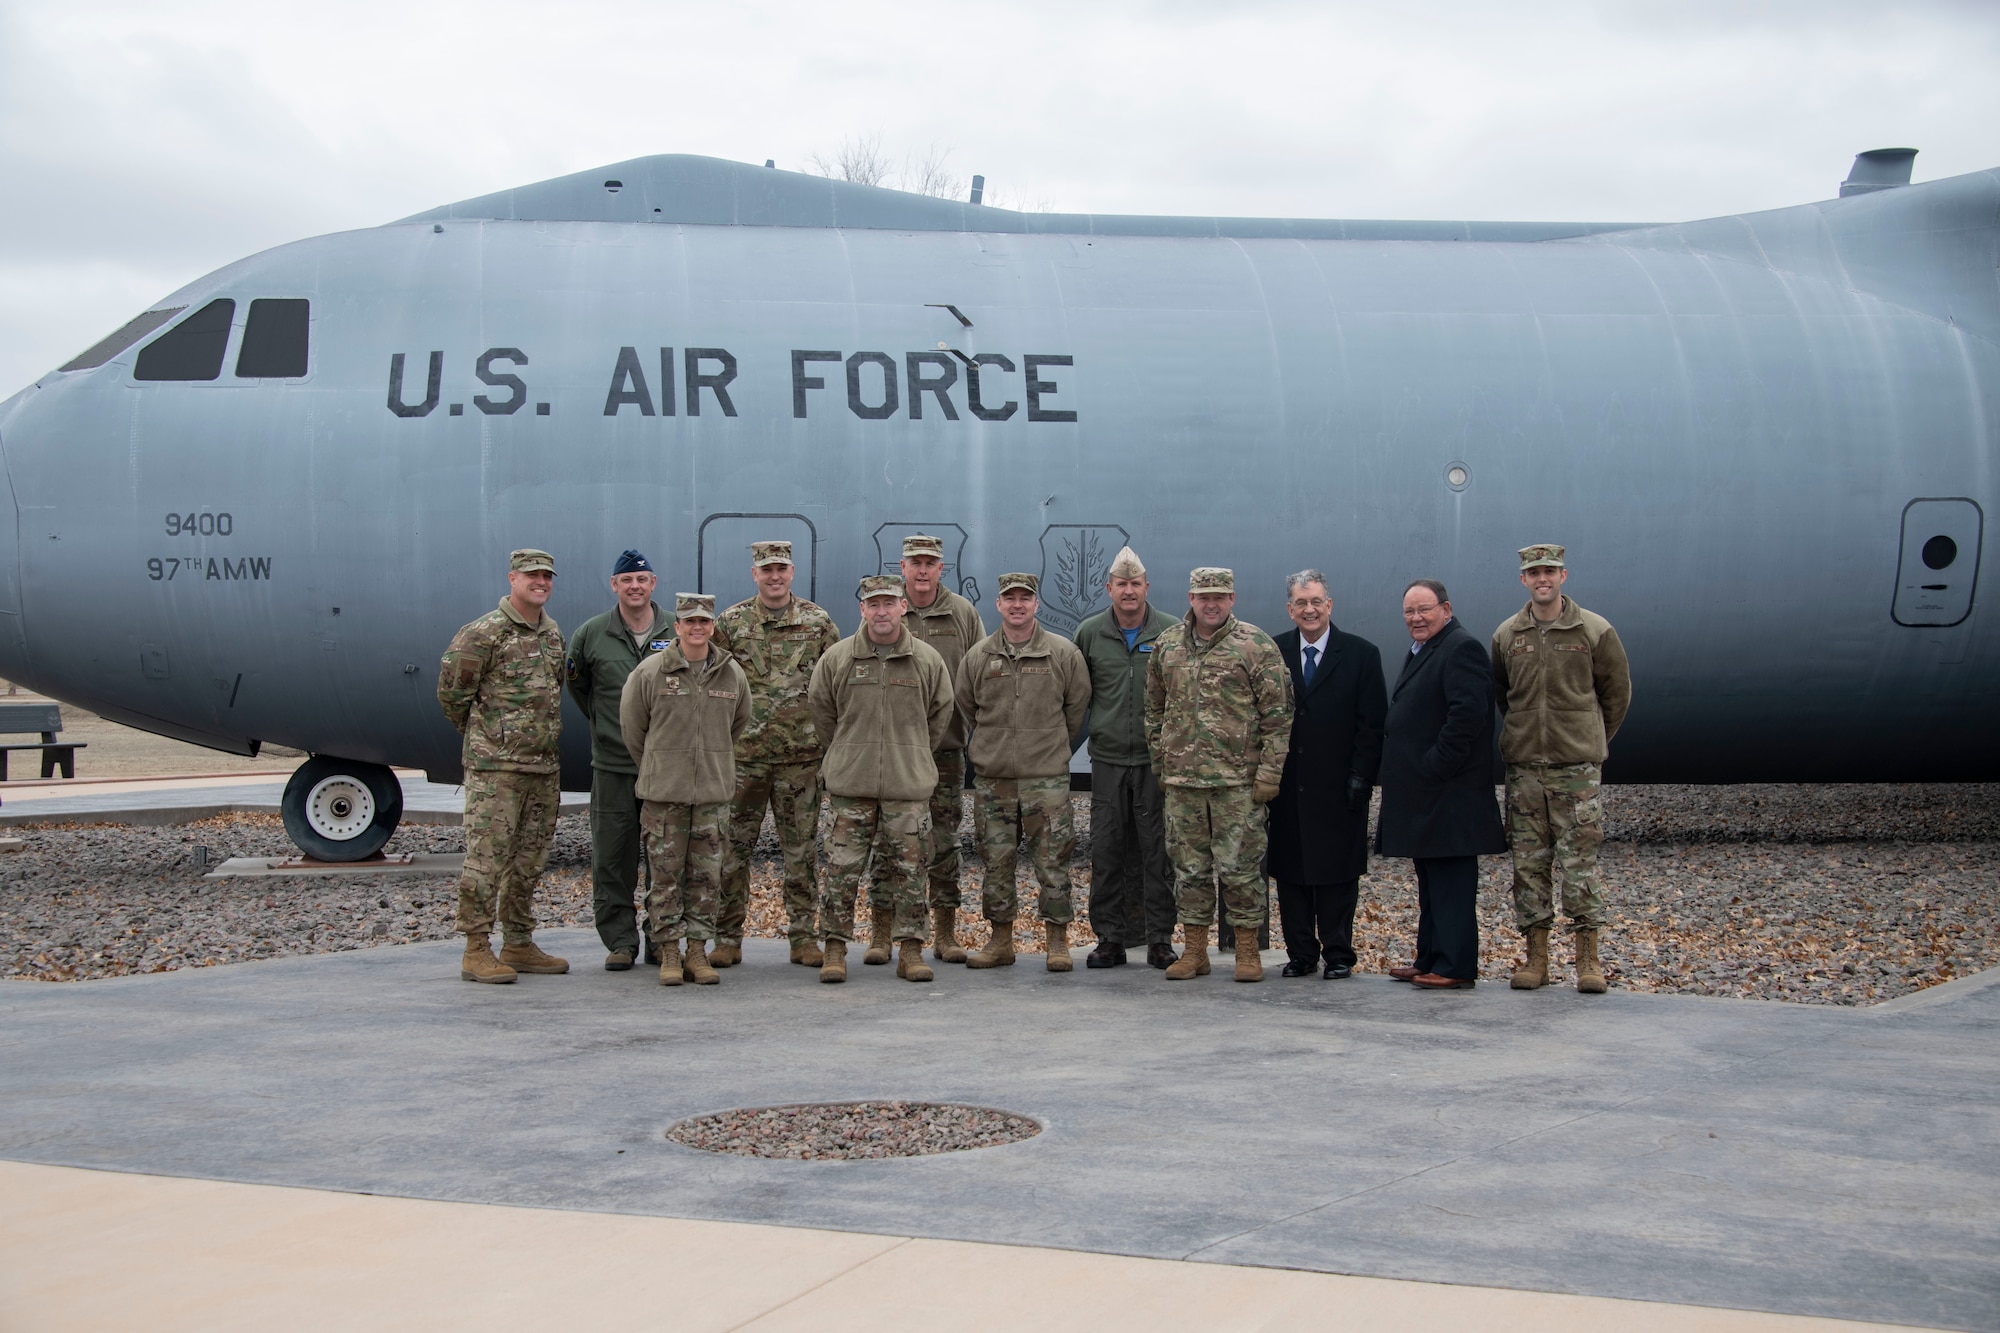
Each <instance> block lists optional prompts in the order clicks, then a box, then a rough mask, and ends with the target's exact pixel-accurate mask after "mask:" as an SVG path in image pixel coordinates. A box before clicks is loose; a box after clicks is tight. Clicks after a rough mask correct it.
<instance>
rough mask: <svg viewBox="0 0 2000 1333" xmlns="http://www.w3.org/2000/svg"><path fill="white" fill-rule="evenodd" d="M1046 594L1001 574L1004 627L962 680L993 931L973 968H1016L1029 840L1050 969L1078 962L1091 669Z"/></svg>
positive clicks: (969, 658)
mask: <svg viewBox="0 0 2000 1333" xmlns="http://www.w3.org/2000/svg"><path fill="white" fill-rule="evenodd" d="M1039 593H1040V580H1039V579H1037V578H1036V577H1035V576H1034V575H1033V574H1002V575H1001V576H1000V591H999V595H998V599H997V605H998V608H999V611H1000V628H999V629H997V630H995V631H994V632H993V633H992V634H990V635H988V636H987V637H986V638H983V639H981V640H980V641H979V642H978V643H976V644H974V645H973V646H972V650H971V651H970V652H968V653H966V655H965V660H963V661H962V662H960V663H959V664H958V674H957V676H956V678H955V679H954V682H953V688H952V693H953V695H954V697H955V698H956V699H957V702H958V711H959V714H960V715H961V716H962V717H963V718H964V720H965V722H966V723H967V725H968V726H969V727H970V728H971V731H972V750H971V758H972V766H973V770H974V772H975V774H976V776H975V777H974V779H973V782H974V785H975V786H976V788H977V790H976V792H975V793H974V795H973V802H974V804H973V825H974V827H975V828H976V829H977V830H978V837H979V848H980V852H981V854H982V855H983V856H984V858H985V860H986V887H985V894H984V897H985V903H984V908H985V915H986V920H987V921H988V922H989V923H990V924H991V925H992V928H993V935H992V938H991V939H989V940H988V941H987V944H986V947H985V948H984V949H981V950H979V951H978V952H976V953H973V954H971V955H969V956H968V957H967V958H966V960H965V962H966V966H968V967H1010V966H1012V965H1013V962H1014V918H1015V916H1016V915H1018V913H1019V911H1020V889H1019V887H1018V885H1017V884H1016V882H1015V873H1014V869H1015V858H1016V856H1017V855H1018V849H1019V847H1020V844H1021V842H1022V840H1023V839H1026V841H1027V844H1028V862H1029V865H1030V866H1031V867H1032V869H1033V871H1034V875H1035V880H1036V882H1037V883H1039V884H1040V885H1041V900H1040V902H1039V903H1038V904H1037V908H1038V911H1039V914H1040V916H1041V918H1042V932H1043V937H1044V938H1045V939H1046V940H1047V947H1048V970H1049V971H1051V972H1067V971H1069V970H1070V968H1071V966H1072V964H1071V962H1070V956H1069V923H1070V922H1071V921H1073V920H1075V915H1076V914H1075V910H1074V908H1073V907H1072V906H1071V902H1070V885H1069V858H1070V856H1071V854H1072V853H1074V852H1075V851H1076V822H1075V818H1074V816H1073V814H1072V813H1071V810H1070V804H1069V756H1070V748H1071V747H1070V739H1071V737H1073V736H1075V735H1076V734H1077V731H1078V730H1079V729H1080V728H1081V727H1082V726H1083V720H1084V717H1085V716H1086V715H1087V714H1088V712H1089V709H1090V668H1089V667H1088V666H1086V665H1085V664H1084V660H1083V654H1082V653H1081V652H1079V651H1077V646H1076V645H1075V644H1073V643H1071V642H1070V641H1069V640H1067V639H1064V638H1059V637H1057V636H1056V635H1054V634H1050V633H1049V632H1048V631H1047V630H1045V629H1043V628H1042V627H1041V624H1040V622H1038V621H1037V620H1036V619H1035V613H1036V612H1038V611H1039V610H1041V600H1040V597H1039Z"/></svg>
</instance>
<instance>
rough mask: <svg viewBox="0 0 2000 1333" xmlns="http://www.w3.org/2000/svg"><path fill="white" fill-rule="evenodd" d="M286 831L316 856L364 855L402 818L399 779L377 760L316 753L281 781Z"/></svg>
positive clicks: (370, 853) (302, 848)
mask: <svg viewBox="0 0 2000 1333" xmlns="http://www.w3.org/2000/svg"><path fill="white" fill-rule="evenodd" d="M280 809H281V810H282V811H283V814H284V817H285V832H286V833H288V834H290V835H291V839H292V841H293V842H294V843H296V844H298V848H299V850H300V851H302V852H304V853H305V854H306V855H307V856H310V857H312V858H313V859H314V860H316V861H365V860H366V859H368V858H369V857H371V856H373V855H375V853H377V852H379V851H381V850H382V848H383V846H384V845H385V844H386V843H387V842H388V841H389V836H390V835H391V834H393V833H394V832H395V831H396V825H397V824H399V823H401V822H402V819H403V784H402V783H401V782H399V781H397V780H396V775H395V774H394V773H392V772H390V771H389V770H388V769H386V768H384V767H383V766H382V765H380V764H370V763H364V762H362V761H361V760H358V759H335V758H333V757H332V756H331V755H315V756H313V757H312V758H311V759H308V760H306V762H305V763H303V764H301V765H299V768H298V771H297V772H295V773H293V774H292V780H291V781H290V782H287V783H286V784H285V799H284V803H283V804H282V805H281V806H280Z"/></svg>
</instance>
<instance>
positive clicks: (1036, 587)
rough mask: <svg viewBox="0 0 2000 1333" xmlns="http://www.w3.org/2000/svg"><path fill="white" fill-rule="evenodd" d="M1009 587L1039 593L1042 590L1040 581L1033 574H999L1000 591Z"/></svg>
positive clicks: (1004, 590)
mask: <svg viewBox="0 0 2000 1333" xmlns="http://www.w3.org/2000/svg"><path fill="white" fill-rule="evenodd" d="M1009 588H1024V589H1026V590H1027V591H1029V592H1032V593H1036V594H1039V593H1040V592H1041V590H1042V581H1041V580H1040V579H1038V578H1036V577H1035V576H1034V575H1033V574H1002V575H1001V576H1000V591H1001V592H1006V591H1007V590H1008V589H1009Z"/></svg>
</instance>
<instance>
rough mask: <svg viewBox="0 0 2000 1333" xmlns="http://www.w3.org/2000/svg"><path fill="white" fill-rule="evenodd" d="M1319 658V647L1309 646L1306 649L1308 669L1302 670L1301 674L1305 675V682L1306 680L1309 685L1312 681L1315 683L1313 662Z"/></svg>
mask: <svg viewBox="0 0 2000 1333" xmlns="http://www.w3.org/2000/svg"><path fill="white" fill-rule="evenodd" d="M1318 660H1319V649H1317V648H1307V649H1306V669H1305V670H1304V671H1302V672H1300V673H1299V674H1300V675H1302V676H1304V677H1305V682H1306V684H1308V685H1310V684H1312V683H1313V663H1315V662H1316V661H1318Z"/></svg>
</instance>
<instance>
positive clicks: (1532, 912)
mask: <svg viewBox="0 0 2000 1333" xmlns="http://www.w3.org/2000/svg"><path fill="white" fill-rule="evenodd" d="M1520 556H1521V582H1522V584H1523V585H1524V586H1526V588H1527V589H1528V604H1527V605H1526V606H1524V607H1522V608H1521V610H1520V612H1519V613H1518V614H1516V615H1513V616H1510V617H1508V618H1507V619H1506V620H1504V621H1502V622H1501V624H1500V628H1499V629H1497V630H1495V631H1493V645H1492V650H1491V654H1492V658H1493V699H1494V702H1495V703H1497V704H1498V705H1499V706H1500V717H1501V721H1500V757H1501V758H1502V759H1504V760H1506V762H1507V837H1508V841H1509V842H1510V843H1512V844H1513V852H1514V924H1515V926H1516V927H1517V928H1518V929H1519V930H1520V932H1521V933H1522V934H1523V935H1524V936H1526V937H1527V941H1528V959H1527V961H1526V962H1525V963H1523V964H1522V965H1521V966H1520V967H1519V968H1517V969H1516V970H1515V972H1514V976H1513V979H1512V981H1511V983H1510V984H1511V985H1512V986H1513V987H1514V989H1515V990H1534V989H1535V988H1536V987H1538V986H1546V985H1547V984H1548V981H1549V927H1550V926H1552V925H1553V924H1554V923H1555V919H1556V914H1555V883H1554V877H1553V875H1552V874H1551V868H1552V865H1553V864H1557V863H1559V864H1560V865H1561V867H1562V877H1563V912H1564V914H1565V915H1567V916H1568V917H1569V920H1570V929H1571V930H1572V931H1573V932H1574V933H1575V936H1576V988H1577V989H1578V990H1580V991H1583V992H1585V993H1587V994H1593V995H1599V994H1602V993H1603V992H1604V988H1605V979H1604V966H1603V963H1602V962H1601V961H1600V960H1599V958H1598V951H1597V946H1598V932H1599V931H1601V930H1603V929H1604V885H1603V882H1602V881H1601V880H1600V879H1599V878H1598V873H1597V849H1598V847H1599V846H1601V845H1602V844H1603V842H1604V807H1603V806H1602V804H1600V802H1599V801H1598V779H1599V776H1600V774H1601V772H1602V765H1603V763H1604V757H1605V755H1606V753H1607V752H1608V750H1609V747H1610V742H1611V738H1612V737H1613V736H1615V735H1617V734H1618V726H1619V724H1620V723H1622V722H1623V721H1624V720H1625V712H1626V710H1627V709H1628V708H1630V707H1631V704H1632V674H1631V669H1630V667H1629V666H1628V665H1627V663H1626V660H1625V646H1624V645H1623V644H1621V643H1620V642H1619V641H1618V631H1617V630H1615V629H1613V628H1611V622H1609V621H1608V620H1606V619H1605V618H1604V617H1603V616H1600V615H1597V614H1595V613H1593V612H1590V611H1586V610H1584V609H1583V608H1582V607H1580V606H1578V605H1577V604H1576V603H1575V602H1573V601H1571V600H1570V599H1569V598H1568V597H1566V596H1564V595H1563V591H1562V586H1563V584H1564V583H1566V582H1568V581H1569V570H1568V568H1567V567H1566V566H1565V564H1564V562H1563V548H1562V547H1560V546H1555V545H1551V544H1547V543H1544V544H1542V545H1539V546H1528V547H1524V548H1522V550H1521V552H1520Z"/></svg>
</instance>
